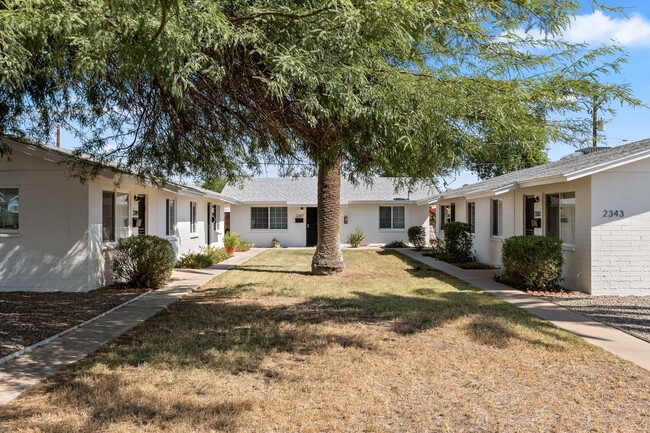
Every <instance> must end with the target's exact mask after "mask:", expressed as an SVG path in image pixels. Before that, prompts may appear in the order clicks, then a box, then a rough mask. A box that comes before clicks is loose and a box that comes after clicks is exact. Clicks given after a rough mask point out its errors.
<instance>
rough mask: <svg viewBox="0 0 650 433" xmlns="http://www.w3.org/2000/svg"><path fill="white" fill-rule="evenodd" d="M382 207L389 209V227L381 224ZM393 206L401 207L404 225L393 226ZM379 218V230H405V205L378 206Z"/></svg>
mask: <svg viewBox="0 0 650 433" xmlns="http://www.w3.org/2000/svg"><path fill="white" fill-rule="evenodd" d="M382 208H388V209H390V227H382V226H381V209H382ZM395 208H402V209H403V212H404V227H395V212H394V209H395ZM378 215H379V220H378V227H379V230H406V206H403V205H396V206H393V205H390V206H379V214H378Z"/></svg>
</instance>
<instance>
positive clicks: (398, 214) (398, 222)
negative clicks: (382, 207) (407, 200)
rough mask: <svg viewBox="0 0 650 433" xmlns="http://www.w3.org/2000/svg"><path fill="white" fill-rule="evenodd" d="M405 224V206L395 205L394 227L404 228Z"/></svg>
mask: <svg viewBox="0 0 650 433" xmlns="http://www.w3.org/2000/svg"><path fill="white" fill-rule="evenodd" d="M404 225H405V222H404V206H393V228H394V229H403V228H404Z"/></svg>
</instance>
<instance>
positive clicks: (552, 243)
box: [500, 236, 564, 290]
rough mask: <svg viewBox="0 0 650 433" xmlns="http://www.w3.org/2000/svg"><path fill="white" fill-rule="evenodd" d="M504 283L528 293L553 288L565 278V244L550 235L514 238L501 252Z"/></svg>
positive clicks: (505, 244)
mask: <svg viewBox="0 0 650 433" xmlns="http://www.w3.org/2000/svg"><path fill="white" fill-rule="evenodd" d="M501 261H502V262H503V267H504V271H503V275H501V278H500V280H501V281H503V282H504V283H506V284H508V285H510V286H512V287H516V288H519V289H525V290H548V289H553V288H555V286H556V285H557V283H558V282H559V281H560V280H561V278H562V265H563V263H564V257H563V256H562V241H561V240H559V239H557V238H553V237H549V236H513V237H511V238H508V239H506V240H505V241H504V242H503V248H502V249H501Z"/></svg>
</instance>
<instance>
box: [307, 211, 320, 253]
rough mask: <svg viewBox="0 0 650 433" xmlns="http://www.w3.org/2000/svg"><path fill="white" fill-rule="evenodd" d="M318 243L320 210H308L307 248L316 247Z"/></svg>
mask: <svg viewBox="0 0 650 433" xmlns="http://www.w3.org/2000/svg"><path fill="white" fill-rule="evenodd" d="M317 243H318V208H316V207H308V208H307V246H308V247H315V246H316V244H317Z"/></svg>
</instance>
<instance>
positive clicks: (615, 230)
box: [591, 161, 650, 295]
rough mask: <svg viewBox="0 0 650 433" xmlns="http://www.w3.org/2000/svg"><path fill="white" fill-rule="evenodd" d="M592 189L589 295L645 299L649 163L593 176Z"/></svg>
mask: <svg viewBox="0 0 650 433" xmlns="http://www.w3.org/2000/svg"><path fill="white" fill-rule="evenodd" d="M592 185H593V200H592V218H591V224H592V234H591V242H592V265H593V271H592V272H593V273H592V294H595V295H598V294H616V295H625V294H645V295H650V187H649V185H650V162H649V161H641V162H636V163H633V164H629V165H626V166H623V167H619V168H614V169H611V170H608V171H606V172H603V173H598V174H595V175H593V176H592ZM610 210H611V211H613V212H614V213H615V212H616V211H618V216H615V214H614V216H612V217H610V216H609V211H610ZM604 211H608V213H607V216H604ZM620 211H623V216H621V212H620Z"/></svg>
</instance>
